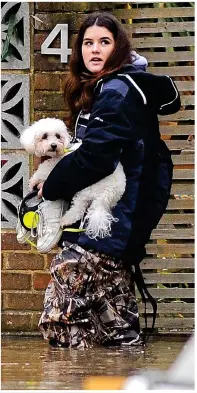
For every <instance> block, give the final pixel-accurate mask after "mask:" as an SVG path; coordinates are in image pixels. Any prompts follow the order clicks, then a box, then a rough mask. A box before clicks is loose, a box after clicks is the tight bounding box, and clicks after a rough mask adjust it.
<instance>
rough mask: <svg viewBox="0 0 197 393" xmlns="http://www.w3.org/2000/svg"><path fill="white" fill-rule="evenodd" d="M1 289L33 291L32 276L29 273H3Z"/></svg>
mask: <svg viewBox="0 0 197 393" xmlns="http://www.w3.org/2000/svg"><path fill="white" fill-rule="evenodd" d="M1 289H2V290H6V289H8V290H10V289H19V290H23V289H27V290H28V289H31V274H28V273H25V274H23V273H10V272H9V273H2V274H1Z"/></svg>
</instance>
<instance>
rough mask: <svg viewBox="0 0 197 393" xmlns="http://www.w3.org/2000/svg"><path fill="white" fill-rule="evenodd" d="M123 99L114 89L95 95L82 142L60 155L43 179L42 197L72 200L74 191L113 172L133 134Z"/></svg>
mask: <svg viewBox="0 0 197 393" xmlns="http://www.w3.org/2000/svg"><path fill="white" fill-rule="evenodd" d="M124 100H125V97H123V96H122V95H121V94H120V93H118V92H117V91H115V90H106V91H103V92H102V93H100V94H99V95H98V97H97V99H96V102H95V103H94V105H93V108H92V112H91V116H90V119H89V122H88V126H87V129H86V134H85V137H84V138H83V142H82V144H81V146H80V147H79V149H77V150H76V151H74V152H72V153H70V154H69V155H67V156H65V157H63V158H62V160H60V161H59V162H58V164H57V165H56V166H55V168H54V169H53V170H52V171H51V173H50V174H49V176H48V178H47V179H46V181H45V182H44V186H43V197H44V198H45V199H48V200H57V199H61V198H62V199H66V200H71V199H72V197H73V195H74V194H75V193H76V192H78V191H80V190H82V189H84V188H86V187H88V186H90V185H92V184H94V183H96V182H98V181H99V180H101V179H103V178H104V177H106V176H108V175H110V174H111V173H113V172H114V170H115V168H116V166H117V165H118V162H119V161H120V155H121V151H122V148H123V147H124V146H125V144H128V142H131V141H132V138H133V135H132V128H131V124H130V122H129V120H128V116H127V114H126V113H125V108H127V106H125V105H124Z"/></svg>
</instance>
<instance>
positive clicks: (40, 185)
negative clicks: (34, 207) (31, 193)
mask: <svg viewBox="0 0 197 393" xmlns="http://www.w3.org/2000/svg"><path fill="white" fill-rule="evenodd" d="M43 185H44V182H43V183H39V184H38V185H37V188H38V190H39V191H38V198H42V188H43Z"/></svg>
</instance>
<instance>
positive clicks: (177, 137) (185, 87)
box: [114, 2, 194, 331]
mask: <svg viewBox="0 0 197 393" xmlns="http://www.w3.org/2000/svg"><path fill="white" fill-rule="evenodd" d="M120 8H121V7H120V6H119V9H116V10H114V14H115V15H116V17H118V19H119V20H120V21H121V22H122V23H123V24H124V27H125V28H126V30H127V31H128V34H129V36H130V38H131V42H132V46H133V48H134V49H136V51H137V52H139V53H140V54H141V55H144V56H146V57H147V60H148V62H149V67H148V71H149V72H153V73H155V74H157V75H162V74H166V75H169V76H171V77H172V78H173V80H174V81H175V82H176V84H177V86H178V89H179V91H180V94H181V105H182V106H181V110H180V111H179V112H178V113H175V114H172V115H169V116H163V117H162V116H160V131H161V135H162V139H163V140H165V142H166V144H167V145H168V147H169V148H170V150H171V152H172V159H173V163H174V175H173V185H172V190H171V197H170V201H169V204H168V207H167V211H166V213H165V214H164V216H163V217H162V219H161V221H160V223H159V225H158V227H157V228H156V229H155V230H154V231H153V233H152V236H151V239H150V242H149V244H148V245H147V247H146V249H147V258H145V260H144V261H143V262H142V263H141V267H142V270H143V273H144V277H145V282H146V284H147V286H148V287H149V289H150V292H151V293H152V295H153V296H155V297H156V298H157V301H158V318H157V321H156V328H158V330H159V331H161V330H162V331H163V330H164V331H165V330H173V331H187V330H189V331H191V330H192V328H193V325H194V259H193V257H194V228H193V225H194V3H190V2H188V3H168V2H164V3H146V4H145V3H137V4H136V3H134V2H133V3H129V5H128V4H127V5H125V4H124V5H123V4H122V9H120ZM139 309H140V312H142V313H143V305H142V304H140V307H139ZM148 312H151V307H149V308H148ZM142 324H143V319H142Z"/></svg>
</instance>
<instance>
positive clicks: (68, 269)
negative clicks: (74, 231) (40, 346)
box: [39, 242, 140, 348]
mask: <svg viewBox="0 0 197 393" xmlns="http://www.w3.org/2000/svg"><path fill="white" fill-rule="evenodd" d="M50 273H51V280H50V282H49V284H48V287H47V289H46V292H45V298H44V311H43V313H42V315H41V318H40V321H39V328H40V330H41V332H42V334H43V337H44V339H46V340H48V341H49V343H50V344H51V345H55V346H63V347H69V348H70V347H76V348H81V347H83V348H84V347H89V346H92V345H93V344H94V343H99V344H103V345H108V346H111V345H137V344H139V343H140V325H139V315H138V307H137V303H136V298H135V289H134V283H133V277H132V272H128V271H126V270H125V269H124V267H123V263H122V262H121V261H117V260H115V259H113V258H111V257H107V256H106V255H103V254H99V253H95V252H91V251H85V250H84V249H83V248H81V247H80V246H78V245H77V244H71V243H69V242H64V248H63V249H62V251H61V252H60V253H59V254H57V256H56V257H55V258H54V259H53V261H52V263H51V267H50Z"/></svg>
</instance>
